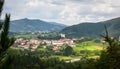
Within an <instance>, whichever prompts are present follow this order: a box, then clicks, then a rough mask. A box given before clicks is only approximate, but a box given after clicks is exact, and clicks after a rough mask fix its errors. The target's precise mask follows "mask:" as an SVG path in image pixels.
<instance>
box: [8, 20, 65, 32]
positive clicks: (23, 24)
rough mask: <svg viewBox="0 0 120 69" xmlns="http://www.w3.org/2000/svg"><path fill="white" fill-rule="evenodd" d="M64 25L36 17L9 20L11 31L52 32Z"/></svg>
mask: <svg viewBox="0 0 120 69" xmlns="http://www.w3.org/2000/svg"><path fill="white" fill-rule="evenodd" d="M65 27H67V26H66V25H63V24H59V23H55V22H46V21H43V20H37V19H28V18H24V19H19V20H14V21H11V22H10V31H11V32H53V31H60V30H62V29H63V28H65Z"/></svg>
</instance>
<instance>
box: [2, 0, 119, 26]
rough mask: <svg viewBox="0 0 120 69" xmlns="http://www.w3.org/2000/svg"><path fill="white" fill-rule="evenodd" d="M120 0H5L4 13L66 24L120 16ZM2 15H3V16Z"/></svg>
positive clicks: (18, 17)
mask: <svg viewBox="0 0 120 69" xmlns="http://www.w3.org/2000/svg"><path fill="white" fill-rule="evenodd" d="M119 12H120V0H5V5H4V9H3V15H4V14H5V13H10V14H11V19H12V20H16V19H23V18H28V19H40V20H44V21H49V22H57V23H62V24H65V25H75V24H79V23H82V22H99V21H105V20H109V19H112V18H116V17H120V13H119ZM3 15H2V16H3Z"/></svg>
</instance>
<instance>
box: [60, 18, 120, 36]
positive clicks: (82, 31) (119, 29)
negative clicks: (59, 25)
mask: <svg viewBox="0 0 120 69" xmlns="http://www.w3.org/2000/svg"><path fill="white" fill-rule="evenodd" d="M104 25H106V26H107V28H108V31H109V32H110V35H112V36H119V35H120V17H119V18H115V19H111V20H107V21H103V22H98V23H80V24H78V25H73V26H69V27H66V28H65V29H63V30H62V31H60V33H64V34H66V36H68V37H82V36H88V37H98V36H100V35H101V34H103V33H104V30H105V29H104Z"/></svg>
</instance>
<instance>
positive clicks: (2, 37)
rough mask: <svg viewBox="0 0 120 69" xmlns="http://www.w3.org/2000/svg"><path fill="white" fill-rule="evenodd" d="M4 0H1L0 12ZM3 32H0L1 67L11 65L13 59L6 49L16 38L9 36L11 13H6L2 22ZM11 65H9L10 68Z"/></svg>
mask: <svg viewBox="0 0 120 69" xmlns="http://www.w3.org/2000/svg"><path fill="white" fill-rule="evenodd" d="M3 4H4V0H0V14H1V12H2V7H3ZM2 23H3V24H2V27H1V33H0V68H6V65H10V63H11V61H12V57H11V56H7V57H5V56H6V51H7V50H8V48H9V47H10V46H11V45H12V44H13V43H14V38H9V37H8V33H9V24H10V14H6V16H5V21H3V22H2ZM8 67H9V66H7V68H8Z"/></svg>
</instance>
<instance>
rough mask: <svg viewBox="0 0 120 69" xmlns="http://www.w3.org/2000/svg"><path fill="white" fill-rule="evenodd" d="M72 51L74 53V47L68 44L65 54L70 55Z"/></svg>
mask: <svg viewBox="0 0 120 69" xmlns="http://www.w3.org/2000/svg"><path fill="white" fill-rule="evenodd" d="M72 53H73V48H72V47H70V46H67V47H66V48H65V50H64V53H63V54H64V55H65V56H70V55H71V54H72Z"/></svg>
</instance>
